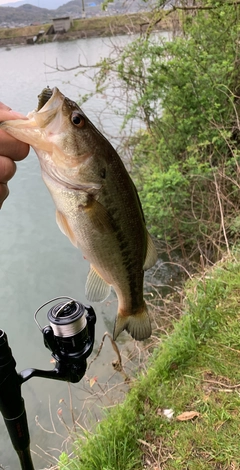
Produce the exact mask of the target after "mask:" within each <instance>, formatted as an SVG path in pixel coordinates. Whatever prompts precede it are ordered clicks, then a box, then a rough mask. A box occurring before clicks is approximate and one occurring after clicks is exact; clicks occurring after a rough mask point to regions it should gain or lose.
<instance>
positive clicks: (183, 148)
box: [96, 0, 240, 258]
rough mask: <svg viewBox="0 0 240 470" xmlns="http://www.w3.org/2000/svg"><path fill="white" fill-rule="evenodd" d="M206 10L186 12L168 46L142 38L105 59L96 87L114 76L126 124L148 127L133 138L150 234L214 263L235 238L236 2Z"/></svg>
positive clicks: (239, 65)
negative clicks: (125, 108)
mask: <svg viewBox="0 0 240 470" xmlns="http://www.w3.org/2000/svg"><path fill="white" fill-rule="evenodd" d="M163 3H164V4H165V2H163ZM179 3H181V2H179ZM187 3H188V4H189V2H182V4H183V5H184V4H185V5H186V4H187ZM190 3H191V2H190ZM200 7H201V8H200V9H199V10H194V14H192V13H191V14H190V13H189V10H186V11H184V9H183V10H180V13H179V15H180V16H181V21H182V24H183V33H182V34H181V35H176V36H174V37H173V39H172V40H171V41H166V40H162V41H160V39H159V36H154V35H148V34H147V35H145V36H144V35H143V36H141V37H139V38H138V39H136V40H135V41H133V42H131V43H130V44H129V45H128V46H127V47H125V49H124V51H123V53H122V55H121V56H120V57H119V58H118V60H116V61H113V60H112V58H111V59H109V60H107V59H104V61H103V62H102V64H101V70H100V72H99V74H98V75H97V77H96V85H97V89H99V90H100V89H101V90H103V88H104V84H106V81H105V80H106V78H107V83H108V84H109V79H111V78H112V81H114V80H115V78H116V76H117V78H118V80H120V81H121V86H122V89H123V90H124V94H125V96H126V97H127V99H128V112H127V114H126V116H125V122H127V121H128V120H129V119H131V118H137V119H141V120H143V121H144V123H145V125H146V128H147V129H146V131H145V132H141V133H138V134H137V135H135V136H134V138H133V139H132V148H133V159H132V175H133V178H134V180H135V182H136V185H137V188H138V190H139V192H140V198H141V201H142V204H143V209H144V212H145V215H146V219H147V224H148V225H149V227H150V229H151V231H152V233H153V234H154V235H156V236H158V237H159V238H160V239H165V240H166V241H167V242H168V243H171V246H172V247H176V246H180V247H181V248H182V250H183V252H184V250H185V247H188V248H192V249H195V250H196V247H197V249H198V250H200V252H201V253H204V254H205V255H206V256H208V257H210V258H212V257H213V256H216V255H217V254H219V252H221V250H222V249H223V248H224V247H225V245H226V243H229V242H228V241H227V240H228V239H229V240H231V239H232V236H233V235H235V236H236V233H237V232H236V229H234V228H233V227H237V225H236V223H234V222H233V221H234V220H237V217H238V211H239V156H240V154H239V120H238V113H239V97H238V92H239V80H238V76H239V68H240V56H239V32H240V28H239V5H233V4H232V5H231V4H229V2H227V3H226V2H223V1H220V2H214V1H209V0H208V1H203V2H201V4H200ZM204 8H205V9H204ZM108 86H109V85H108Z"/></svg>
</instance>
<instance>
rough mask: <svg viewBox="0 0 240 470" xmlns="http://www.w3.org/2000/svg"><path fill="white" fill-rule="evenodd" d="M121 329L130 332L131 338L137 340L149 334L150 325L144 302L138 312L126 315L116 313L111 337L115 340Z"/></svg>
mask: <svg viewBox="0 0 240 470" xmlns="http://www.w3.org/2000/svg"><path fill="white" fill-rule="evenodd" d="M123 330H126V331H127V332H128V333H130V335H131V336H132V338H134V339H136V340H138V341H142V340H144V339H147V338H149V337H150V336H151V334H152V327H151V322H150V318H149V315H148V311H147V306H146V304H145V302H144V307H143V308H142V309H141V311H140V312H139V313H135V314H132V315H128V316H123V315H120V314H118V315H117V318H116V320H115V325H114V331H113V339H114V340H116V338H117V337H118V335H119V334H120V333H121V332H122V331H123Z"/></svg>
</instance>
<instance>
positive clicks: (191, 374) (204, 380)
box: [60, 249, 240, 470]
mask: <svg viewBox="0 0 240 470" xmlns="http://www.w3.org/2000/svg"><path fill="white" fill-rule="evenodd" d="M239 261H240V251H239V249H237V250H235V252H234V254H233V255H232V256H231V257H230V256H228V257H226V258H225V259H223V260H222V261H220V262H218V263H217V264H216V265H215V266H214V267H213V268H211V269H209V268H208V269H206V271H204V272H201V274H200V275H198V276H196V277H194V278H193V279H192V280H191V281H189V282H188V283H187V285H186V288H185V292H184V294H185V298H184V302H183V303H182V305H181V308H182V316H181V319H180V320H179V321H177V322H176V323H175V325H174V329H173V331H172V332H171V334H170V335H169V336H168V335H167V336H165V338H161V340H160V341H159V346H158V347H156V348H155V349H154V350H153V353H152V358H151V360H150V362H149V364H148V370H147V372H146V373H141V374H140V375H139V376H138V378H137V379H136V380H135V381H134V382H133V384H132V387H131V390H130V392H129V393H128V395H127V397H126V400H125V401H124V403H123V404H121V405H119V406H117V407H116V408H115V409H113V410H112V411H111V412H110V413H109V416H108V417H107V418H106V419H104V420H103V421H102V422H101V423H100V424H99V425H97V427H96V429H95V433H94V434H92V435H88V434H87V432H86V433H82V435H81V436H80V435H79V437H78V438H77V439H76V441H75V445H74V449H75V457H74V458H73V459H69V458H68V456H67V454H65V453H64V454H62V456H61V458H60V469H61V470H83V469H84V470H103V469H106V470H140V469H141V470H142V469H148V470H150V469H151V470H159V469H161V470H173V469H179V470H182V469H189V470H196V469H198V470H201V469H218V470H227V469H228V470H229V469H232V470H237V469H239V468H240V453H239V407H240V394H239V390H240V371H239V355H240V347H239V346H240V335H239V319H240V287H239V286H240V264H239Z"/></svg>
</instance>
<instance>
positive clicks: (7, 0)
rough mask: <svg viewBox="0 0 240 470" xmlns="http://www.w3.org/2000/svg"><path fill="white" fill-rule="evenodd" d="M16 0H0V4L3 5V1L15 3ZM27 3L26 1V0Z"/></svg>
mask: <svg viewBox="0 0 240 470" xmlns="http://www.w3.org/2000/svg"><path fill="white" fill-rule="evenodd" d="M17 1H18V0H15V1H14V0H0V5H3V4H4V3H15V2H17ZM26 3H27V1H26Z"/></svg>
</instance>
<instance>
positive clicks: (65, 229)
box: [56, 210, 78, 247]
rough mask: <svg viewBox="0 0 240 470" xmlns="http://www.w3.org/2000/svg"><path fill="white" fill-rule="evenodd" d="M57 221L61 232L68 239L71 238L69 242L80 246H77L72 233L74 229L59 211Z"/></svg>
mask: <svg viewBox="0 0 240 470" xmlns="http://www.w3.org/2000/svg"><path fill="white" fill-rule="evenodd" d="M56 221H57V224H58V226H59V228H60V230H61V232H62V233H63V234H64V235H66V237H68V238H69V240H70V241H71V242H72V244H73V245H74V246H76V247H77V246H78V245H77V239H76V237H75V235H74V233H73V231H72V229H71V228H70V227H69V224H68V221H67V219H66V217H65V216H64V215H63V214H62V213H61V212H59V211H58V210H57V211H56Z"/></svg>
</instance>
